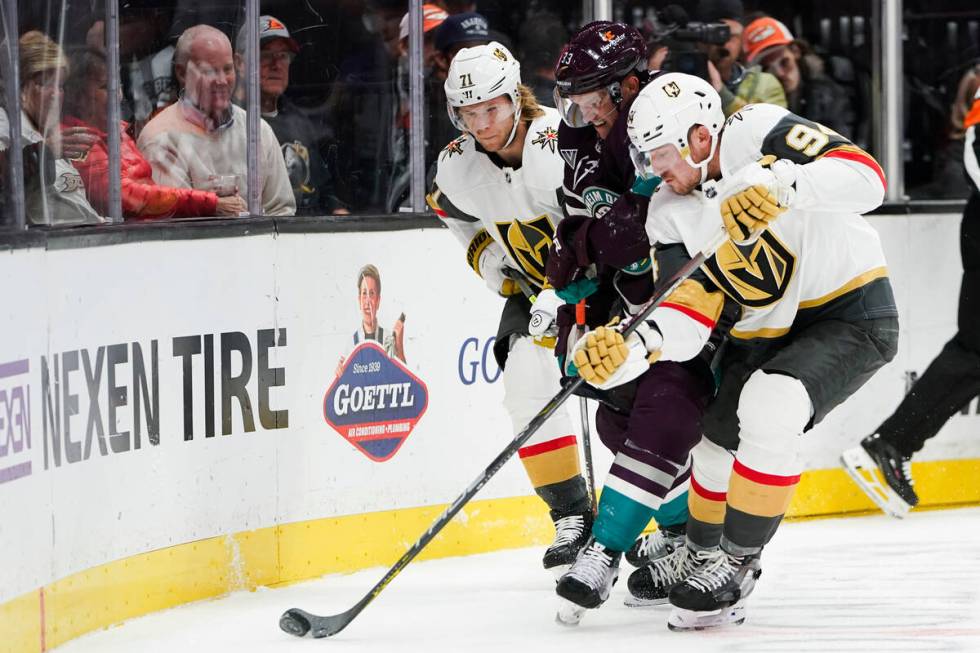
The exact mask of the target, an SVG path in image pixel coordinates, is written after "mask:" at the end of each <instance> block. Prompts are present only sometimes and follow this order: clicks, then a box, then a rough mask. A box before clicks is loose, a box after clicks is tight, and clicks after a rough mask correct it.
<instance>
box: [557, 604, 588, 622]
mask: <svg viewBox="0 0 980 653" xmlns="http://www.w3.org/2000/svg"><path fill="white" fill-rule="evenodd" d="M586 609H587V608H583V607H582V606H580V605H578V604H576V603H572V602H571V601H569V600H568V599H559V603H558V612H556V613H555V622H556V623H559V624H561V625H562V626H577V625H578V624H579V622H580V621H582V617H584V616H585V611H586Z"/></svg>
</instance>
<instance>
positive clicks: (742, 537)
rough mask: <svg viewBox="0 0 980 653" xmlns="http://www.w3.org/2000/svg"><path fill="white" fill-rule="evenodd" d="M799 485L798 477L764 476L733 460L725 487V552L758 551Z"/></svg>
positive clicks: (749, 552)
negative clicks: (727, 484)
mask: <svg viewBox="0 0 980 653" xmlns="http://www.w3.org/2000/svg"><path fill="white" fill-rule="evenodd" d="M799 482H800V475H799V474H795V475H791V476H779V475H776V474H766V473H764V472H760V471H757V470H754V469H751V468H749V467H747V466H746V465H745V464H743V463H742V462H741V461H740V460H736V461H735V465H734V468H733V470H732V477H731V481H730V484H729V486H728V507H727V510H726V513H725V528H724V535H723V538H724V540H725V542H726V545H725V549H726V550H727V551H728V552H729V553H732V554H734V555H747V554H751V553H756V552H757V551H759V550H760V549H761V548H762V547H763V546H764V545H765V544H766V542H768V541H769V538H771V537H772V535H773V533H774V532H775V531H776V528H777V527H778V526H779V522H780V521H781V520H782V518H783V515H784V514H785V513H786V509H787V508H789V502H790V500H791V499H792V498H793V492H794V491H795V490H796V486H797V484H798V483H799Z"/></svg>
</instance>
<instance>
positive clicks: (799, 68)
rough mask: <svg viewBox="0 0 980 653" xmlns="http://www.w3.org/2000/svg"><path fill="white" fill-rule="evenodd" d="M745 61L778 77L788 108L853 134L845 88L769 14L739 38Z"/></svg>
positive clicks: (852, 113)
mask: <svg viewBox="0 0 980 653" xmlns="http://www.w3.org/2000/svg"><path fill="white" fill-rule="evenodd" d="M742 45H743V48H744V50H745V60H746V62H747V63H749V64H750V65H751V64H758V65H759V66H761V67H762V69H763V70H765V71H766V72H769V73H772V74H773V75H775V76H776V78H778V79H779V81H780V83H782V85H783V90H784V91H785V92H786V100H787V104H788V107H787V108H789V110H790V111H792V112H793V113H795V114H797V115H799V116H803V117H804V118H807V119H808V120H812V121H814V122H818V123H820V124H821V125H824V126H826V127H830V128H831V129H833V130H834V131H836V132H837V133H839V134H842V135H844V136H846V137H848V138H853V137H854V131H855V114H854V109H853V107H852V106H851V100H850V97H848V94H847V91H846V90H845V89H844V88H843V87H842V86H841V85H840V84H838V83H837V82H835V81H834V80H832V79H831V78H830V77H829V76H828V75H827V74H826V72H825V71H824V63H823V60H821V59H820V57H818V56H817V55H816V54H815V53H813V52H812V51H811V50H810V46H809V45H808V44H807V43H806V42H805V41H799V40H796V39H794V38H793V34H792V33H791V32H790V31H789V29H787V27H786V26H785V25H784V24H783V23H781V22H779V21H778V20H776V19H775V18H771V17H769V16H763V17H761V18H756V19H755V20H754V21H752V22H751V23H749V24H748V25H747V26H746V28H745V33H744V36H743V39H742Z"/></svg>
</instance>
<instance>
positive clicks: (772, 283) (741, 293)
mask: <svg viewBox="0 0 980 653" xmlns="http://www.w3.org/2000/svg"><path fill="white" fill-rule="evenodd" d="M704 269H705V271H706V272H707V273H708V276H710V277H711V280H712V281H714V282H715V284H716V285H717V286H718V287H719V288H721V289H722V290H723V291H724V292H725V294H726V295H728V296H729V297H731V298H732V299H734V300H735V301H737V302H738V303H739V304H742V305H743V306H750V307H752V308H762V307H764V306H768V305H770V304H774V303H776V302H777V301H779V300H780V299H782V297H783V295H784V294H785V293H786V288H787V287H789V282H790V281H791V280H792V279H793V273H794V272H795V271H796V256H794V255H793V253H792V252H790V251H789V249H788V248H787V247H786V245H784V244H783V243H782V242H781V241H780V240H779V239H778V238H776V236H775V235H774V234H773V233H772V232H771V231H768V230H767V231H764V232H762V235H761V236H760V237H759V239H758V240H757V241H755V242H754V243H749V244H746V245H735V244H734V243H732V242H731V241H728V242H727V243H725V244H724V245H722V246H721V247H720V248H719V249H718V251H717V252H716V253H715V255H714V256H713V257H711V258H710V259H708V261H707V262H706V263H705V266H704Z"/></svg>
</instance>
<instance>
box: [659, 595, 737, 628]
mask: <svg viewBox="0 0 980 653" xmlns="http://www.w3.org/2000/svg"><path fill="white" fill-rule="evenodd" d="M744 621H745V605H744V603H743V602H742V601H739V602H738V603H735V604H734V605H730V606H728V607H727V608H722V609H721V610H711V611H709V612H696V611H694V610H685V609H683V608H674V609H673V610H671V612H670V616H669V617H667V628H669V629H670V630H674V631H684V630H706V629H708V628H721V627H723V626H740V625H742V622H744Z"/></svg>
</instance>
